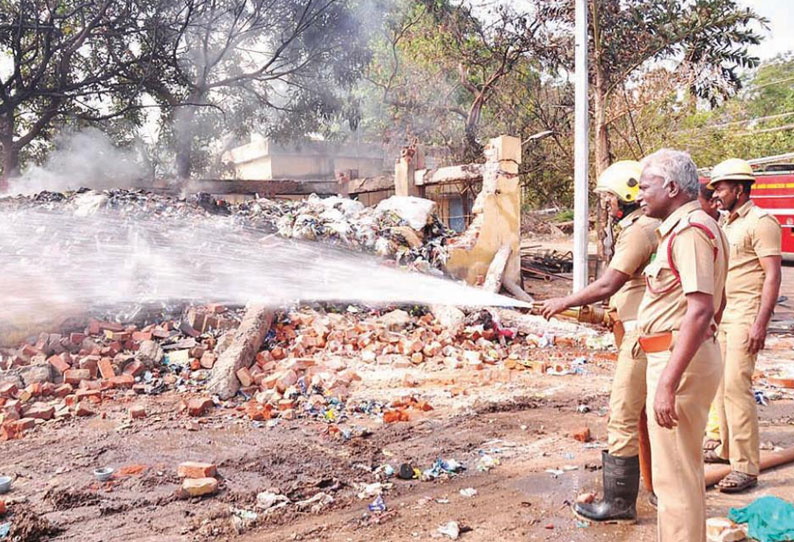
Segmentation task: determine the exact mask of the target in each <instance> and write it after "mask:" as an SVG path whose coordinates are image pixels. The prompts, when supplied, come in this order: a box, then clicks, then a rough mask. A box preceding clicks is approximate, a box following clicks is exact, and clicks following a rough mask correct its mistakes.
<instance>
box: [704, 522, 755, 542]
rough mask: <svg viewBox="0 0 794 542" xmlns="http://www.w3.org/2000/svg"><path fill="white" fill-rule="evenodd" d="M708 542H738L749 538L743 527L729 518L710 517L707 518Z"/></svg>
mask: <svg viewBox="0 0 794 542" xmlns="http://www.w3.org/2000/svg"><path fill="white" fill-rule="evenodd" d="M706 538H707V539H708V542H738V541H740V540H745V539H746V538H747V536H746V533H745V532H744V530H742V528H741V527H740V526H738V525H736V524H735V523H734V522H732V521H731V520H729V519H728V518H709V519H707V520H706Z"/></svg>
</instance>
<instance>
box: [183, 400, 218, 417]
mask: <svg viewBox="0 0 794 542" xmlns="http://www.w3.org/2000/svg"><path fill="white" fill-rule="evenodd" d="M212 405H213V403H212V399H210V398H209V397H196V398H194V399H191V400H190V401H188V404H187V413H188V414H190V415H191V416H203V415H204V414H206V412H207V410H209V409H210V408H211V407H212Z"/></svg>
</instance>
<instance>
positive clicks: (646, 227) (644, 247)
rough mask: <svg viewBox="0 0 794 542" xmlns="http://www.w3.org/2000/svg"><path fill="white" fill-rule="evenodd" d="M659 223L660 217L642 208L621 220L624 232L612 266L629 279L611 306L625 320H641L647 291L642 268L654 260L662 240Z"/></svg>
mask: <svg viewBox="0 0 794 542" xmlns="http://www.w3.org/2000/svg"><path fill="white" fill-rule="evenodd" d="M657 226H659V220H657V219H655V218H650V217H647V216H645V213H644V212H643V211H642V209H637V210H636V211H633V212H631V213H630V214H628V215H627V216H626V217H625V218H623V220H621V221H620V222H618V227H619V228H620V233H619V234H618V238H617V241H616V242H615V254H614V255H613V256H612V260H611V261H610V262H609V267H610V268H611V269H614V270H616V271H620V272H621V273H625V274H626V275H628V276H629V280H628V281H626V284H624V285H623V286H622V287H621V288H620V290H618V291H617V292H616V293H615V295H613V296H612V299H611V300H610V302H609V306H610V307H612V308H613V309H615V310H617V312H618V319H619V320H620V321H621V322H629V321H632V320H636V319H637V313H638V312H639V308H640V302H641V301H642V296H643V294H644V293H645V278H644V277H643V275H642V270H643V269H644V268H645V266H646V265H647V264H648V262H649V261H650V259H651V255H652V254H653V253H654V251H655V250H656V245H657V243H658V242H659V240H658V239H657V238H656V228H657Z"/></svg>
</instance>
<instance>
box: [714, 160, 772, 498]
mask: <svg viewBox="0 0 794 542" xmlns="http://www.w3.org/2000/svg"><path fill="white" fill-rule="evenodd" d="M754 182H755V176H754V175H753V170H752V169H751V167H750V164H748V163H747V162H746V161H744V160H741V159H738V158H731V159H728V160H725V161H724V162H721V163H719V164H717V166H715V167H714V169H713V170H712V172H711V180H710V182H709V187H710V188H713V189H714V195H715V197H716V199H717V202H718V203H719V206H720V208H721V209H722V210H723V211H724V212H726V213H727V215H726V217H725V219H724V221H723V229H724V230H725V235H726V236H727V238H728V242H729V244H730V262H729V265H728V278H727V281H726V284H725V294H726V297H727V306H726V308H725V314H724V315H723V318H722V324H721V325H720V333H719V341H720V346H721V349H722V355H723V362H724V365H725V371H724V375H723V380H722V384H721V386H720V388H719V390H718V392H717V397H716V398H715V401H714V403H715V406H716V410H717V415H718V417H719V420H720V431H719V434H720V439H721V444H720V445H719V446H717V447H716V448H715V449H713V450H707V451H706V461H708V462H726V463H727V462H730V465H731V472H730V474H728V475H727V476H726V477H725V478H723V479H722V480H721V481H720V482H719V484H717V487H718V488H719V489H720V491H723V492H725V493H738V492H741V491H744V490H746V489H749V488H751V487H753V486H755V485H756V484H757V483H758V473H759V463H760V457H759V456H760V451H759V436H758V412H757V409H756V403H755V396H754V395H753V386H752V376H753V371H754V370H755V361H756V356H757V355H758V351H759V350H761V349H763V348H764V341H765V339H766V329H767V326H768V325H769V320H770V318H771V317H772V313H773V311H774V308H775V302H776V301H777V298H778V294H779V291H780V274H781V273H780V263H781V253H780V238H781V230H780V224H779V223H778V221H777V219H776V218H775V217H774V216H772V215H771V214H770V213H768V212H767V211H765V210H764V209H761V208H759V207H757V206H756V205H755V204H754V203H753V202H752V201H751V200H750V188H751V187H752V185H753V183H754Z"/></svg>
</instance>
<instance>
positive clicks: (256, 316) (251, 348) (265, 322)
mask: <svg viewBox="0 0 794 542" xmlns="http://www.w3.org/2000/svg"><path fill="white" fill-rule="evenodd" d="M272 323H273V311H272V310H271V309H269V308H268V307H265V306H263V305H248V306H247V307H246V311H245V315H243V320H242V322H240V327H238V328H237V331H236V332H235V333H234V338H233V339H232V342H231V344H230V345H229V347H228V348H226V350H224V351H223V353H222V354H221V355H220V357H219V358H218V360H217V361H216V362H215V365H214V367H213V368H212V375H211V376H210V379H209V382H208V384H207V390H208V391H209V393H211V394H215V395H218V397H220V398H221V399H222V400H225V399H229V398H231V397H233V396H234V395H235V394H236V393H237V390H239V389H240V381H239V380H238V379H237V371H238V370H240V369H241V368H243V367H250V366H251V365H253V363H254V359H255V358H256V354H257V352H259V349H260V348H261V347H262V343H263V342H264V340H265V335H267V332H268V331H269V330H270V326H271V324H272Z"/></svg>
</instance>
